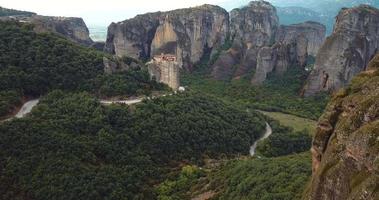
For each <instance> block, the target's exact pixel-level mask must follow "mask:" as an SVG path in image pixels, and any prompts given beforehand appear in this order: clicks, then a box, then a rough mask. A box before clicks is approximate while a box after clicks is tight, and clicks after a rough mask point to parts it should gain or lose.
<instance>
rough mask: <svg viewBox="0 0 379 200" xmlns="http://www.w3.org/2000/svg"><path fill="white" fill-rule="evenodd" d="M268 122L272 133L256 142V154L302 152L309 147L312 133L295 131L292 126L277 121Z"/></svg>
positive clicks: (266, 155) (274, 154)
mask: <svg viewBox="0 0 379 200" xmlns="http://www.w3.org/2000/svg"><path fill="white" fill-rule="evenodd" d="M268 121H269V120H268ZM269 122H270V125H271V128H272V135H271V136H270V137H269V138H267V139H265V140H263V141H261V142H260V143H259V144H258V146H257V152H258V155H260V156H264V157H278V156H285V155H290V154H294V153H302V152H306V151H308V150H309V149H310V147H311V143H312V135H311V134H310V133H309V132H308V131H307V130H303V131H297V132H296V131H294V130H293V128H290V127H285V126H282V125H280V124H279V122H277V121H274V120H270V121H269Z"/></svg>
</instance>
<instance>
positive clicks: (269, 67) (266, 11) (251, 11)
mask: <svg viewBox="0 0 379 200" xmlns="http://www.w3.org/2000/svg"><path fill="white" fill-rule="evenodd" d="M230 16H231V24H230V26H231V36H232V39H233V45H232V47H231V48H230V49H229V50H227V51H225V52H223V53H221V55H220V57H219V58H218V59H217V60H216V62H215V63H214V65H213V70H212V76H213V77H214V78H216V79H219V80H229V79H231V78H234V79H235V78H237V79H238V78H240V77H241V76H244V75H246V74H249V73H250V72H253V71H255V74H254V77H253V79H252V83H253V84H261V83H262V82H263V81H264V80H265V79H266V77H267V74H268V73H271V72H275V73H279V74H281V73H284V72H286V71H287V69H288V68H290V67H301V68H303V67H304V66H305V65H306V64H307V58H308V56H309V55H311V56H315V55H316V52H317V51H318V49H319V48H320V46H321V45H322V43H323V41H324V38H325V32H326V28H325V26H324V25H322V24H319V23H316V22H305V23H302V24H295V25H289V26H279V19H278V17H277V15H276V9H275V7H273V6H272V5H271V4H270V3H268V2H265V1H253V2H251V3H250V4H249V5H248V6H246V7H244V8H241V9H235V10H233V11H232V12H231V13H230Z"/></svg>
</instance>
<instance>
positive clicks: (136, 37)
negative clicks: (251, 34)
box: [105, 5, 229, 71]
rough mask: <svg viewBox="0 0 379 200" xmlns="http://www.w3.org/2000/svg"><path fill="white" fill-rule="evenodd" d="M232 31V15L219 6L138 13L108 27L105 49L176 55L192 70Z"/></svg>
mask: <svg viewBox="0 0 379 200" xmlns="http://www.w3.org/2000/svg"><path fill="white" fill-rule="evenodd" d="M228 33H229V15H228V13H227V12H226V11H225V10H224V9H222V8H221V7H218V6H212V5H203V6H198V7H193V8H187V9H179V10H174V11H169V12H158V13H149V14H145V15H139V16H137V17H135V18H133V19H129V20H126V21H123V22H120V23H113V24H111V25H110V27H109V28H108V38H107V42H106V47H105V49H106V51H108V52H111V53H115V54H116V55H118V56H125V55H127V56H131V57H134V58H143V59H149V58H152V57H153V56H154V55H160V54H161V53H167V54H174V55H176V57H177V61H178V63H179V64H180V65H182V66H183V67H184V68H185V69H187V70H189V71H190V70H191V69H192V66H193V64H195V63H197V62H199V61H200V59H201V58H202V56H203V55H204V54H205V53H209V52H207V51H212V50H215V49H217V48H218V47H219V46H220V45H222V44H223V43H224V42H225V39H226V38H227V36H228Z"/></svg>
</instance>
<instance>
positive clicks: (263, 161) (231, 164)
mask: <svg viewBox="0 0 379 200" xmlns="http://www.w3.org/2000/svg"><path fill="white" fill-rule="evenodd" d="M310 157H311V156H310V154H309V153H301V154H293V155H288V156H283V157H272V158H265V157H264V158H255V159H254V158H249V159H234V160H229V161H225V162H223V163H220V164H219V165H220V166H218V167H212V168H204V167H198V166H193V165H187V166H184V167H183V168H182V170H181V171H180V173H179V174H178V175H176V176H174V177H171V178H168V179H167V180H166V181H164V182H162V183H161V184H160V185H159V186H158V187H157V188H156V191H157V193H158V199H159V200H182V199H191V198H196V197H200V196H202V195H204V194H207V195H209V196H211V197H212V198H211V199H212V200H230V199H241V200H251V199H259V200H279V199H280V200H299V199H301V195H302V191H303V190H304V188H305V186H306V185H307V182H308V181H309V178H310V175H311V158H310Z"/></svg>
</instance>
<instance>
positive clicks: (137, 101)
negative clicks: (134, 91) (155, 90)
mask: <svg viewBox="0 0 379 200" xmlns="http://www.w3.org/2000/svg"><path fill="white" fill-rule="evenodd" d="M143 100H144V98H137V99H131V100H119V101H110V100H100V103H101V104H104V105H111V104H116V103H117V104H126V105H133V104H136V103H141V102H142V101H143Z"/></svg>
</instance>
